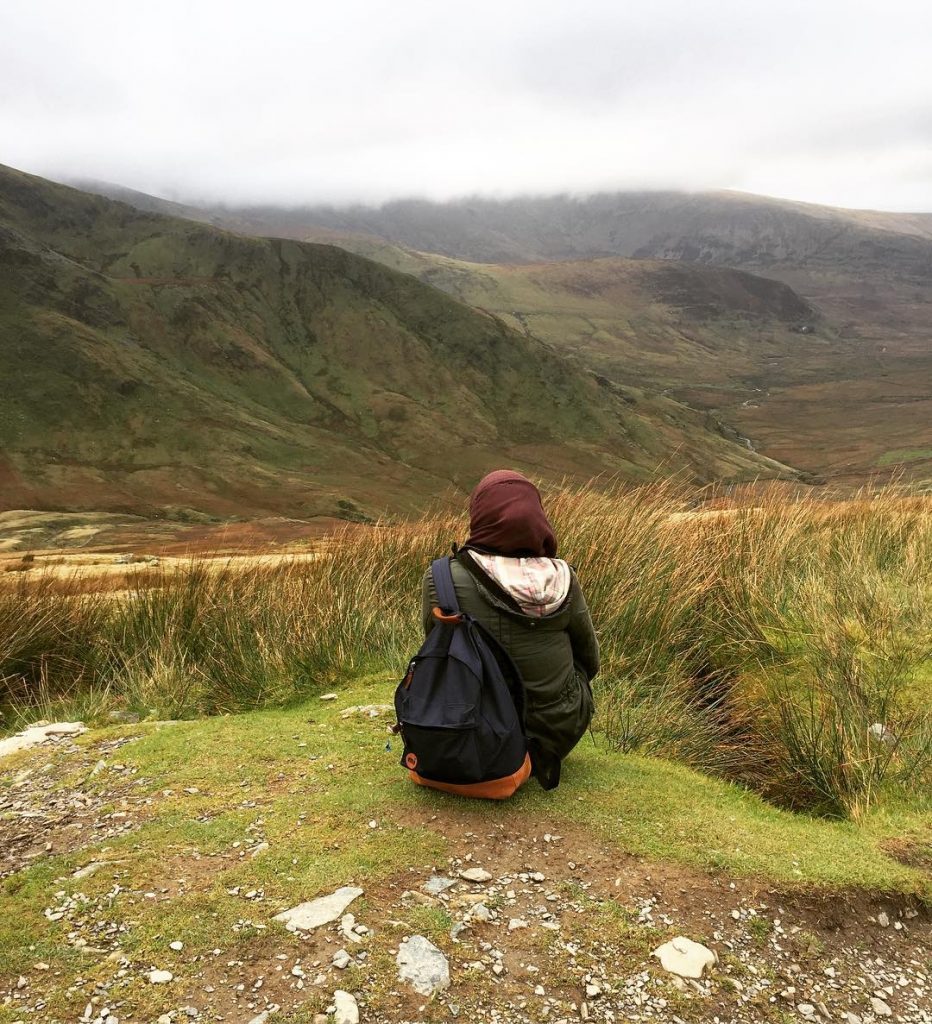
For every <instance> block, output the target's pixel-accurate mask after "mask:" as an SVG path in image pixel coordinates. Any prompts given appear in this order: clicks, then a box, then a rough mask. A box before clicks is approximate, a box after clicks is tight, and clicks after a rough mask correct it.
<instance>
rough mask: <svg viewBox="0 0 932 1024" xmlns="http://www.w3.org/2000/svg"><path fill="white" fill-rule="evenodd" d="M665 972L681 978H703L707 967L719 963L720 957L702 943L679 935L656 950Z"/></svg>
mask: <svg viewBox="0 0 932 1024" xmlns="http://www.w3.org/2000/svg"><path fill="white" fill-rule="evenodd" d="M652 956H655V957H657V958H658V959H659V960H660V964H661V966H662V967H663V969H664V970H665V971H669V972H670V973H671V974H676V975H678V976H679V977H681V978H701V977H702V975H703V973H704V972H705V969H706V968H707V967H713V966H714V965H715V964H716V963H718V956H717V955H716V954H715V953H714V952H713V951H712V950H711V949H709V948H708V947H707V946H703V945H702V943H700V942H693V940H692V939H687V938H686V937H685V936H682V935H678V936H677V937H676V938H675V939H670V941H669V942H665V943H664V944H663V945H662V946H658V947H657V949H655V950H654V952H653V954H652Z"/></svg>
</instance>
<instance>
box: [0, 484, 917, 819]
mask: <svg viewBox="0 0 932 1024" xmlns="http://www.w3.org/2000/svg"><path fill="white" fill-rule="evenodd" d="M695 497H696V495H695V494H693V493H692V492H688V491H682V490H679V489H677V488H676V487H675V486H672V485H655V486H650V487H642V488H638V489H634V490H627V491H615V492H613V493H602V492H595V491H591V490H575V491H573V490H567V491H562V492H558V493H557V494H555V495H552V496H551V498H550V500H549V502H548V504H549V507H550V510H551V512H552V514H553V517H554V519H555V521H556V524H557V528H558V533H559V535H560V536H561V538H562V543H563V551H564V553H565V554H566V555H567V557H568V558H569V559H570V560H571V561H572V562H573V563H574V564H575V565H576V566H577V567H578V570H579V575H580V578H581V579H582V581H583V583H584V588H585V591H586V594H587V597H588V600H589V603H590V605H591V607H592V610H593V613H594V617H595V620H596V623H597V626H598V629H599V632H600V637H601V643H602V650H603V671H602V674H601V675H600V677H599V679H598V680H597V686H596V688H597V697H598V701H599V705H600V711H601V713H600V716H599V718H598V720H597V728H598V729H599V730H600V732H601V734H602V735H603V736H604V738H605V741H606V742H607V743H608V744H610V745H611V746H612V747H613V748H614V749H616V750H618V751H621V752H628V753H639V754H642V755H649V756H660V757H663V758H666V759H669V760H673V761H678V762H680V763H682V764H684V765H687V766H689V767H691V768H695V769H698V770H700V771H702V772H705V773H707V774H711V775H717V776H720V777H724V778H728V779H731V780H734V781H738V782H740V783H742V784H743V785H746V786H750V787H752V788H754V789H756V790H757V791H759V792H761V793H762V794H764V795H765V796H767V797H768V798H769V799H771V800H774V801H775V802H777V803H780V804H781V805H784V806H789V807H792V808H801V809H806V810H809V811H813V812H816V813H821V814H826V815H829V816H835V817H852V818H857V817H861V816H864V815H866V814H867V813H869V811H870V810H871V808H873V807H875V806H877V805H880V804H883V803H884V801H888V800H890V801H894V802H896V801H901V800H902V799H903V798H905V799H906V800H907V802H910V801H912V802H913V803H914V804H915V805H916V806H924V803H923V801H924V797H923V794H924V793H926V794H927V793H928V792H929V791H930V790H932V714H930V710H929V708H930V701H929V693H930V690H929V687H930V680H932V661H930V653H932V640H930V637H932V600H930V598H932V589H930V584H929V577H928V571H927V567H928V565H929V564H932V501H930V500H929V499H921V498H914V499H912V498H903V497H901V496H898V495H896V494H893V493H890V492H888V493H882V494H880V495H875V496H865V497H863V498H860V499H857V500H852V501H847V502H838V503H820V502H815V501H806V500H803V501H796V502H787V501H785V500H782V499H778V498H776V497H774V498H768V497H766V496H764V497H762V498H758V499H757V500H756V502H755V504H754V505H747V504H745V505H741V504H738V505H735V504H734V503H731V504H726V505H724V506H723V507H721V508H719V509H717V510H715V511H712V512H710V513H708V514H699V513H696V512H694V511H692V510H691V508H690V503H691V502H693V501H694V500H695ZM463 529H464V527H463V524H462V523H461V522H459V521H458V520H454V519H449V518H444V517H440V516H437V517H428V518H427V519H424V520H422V521H420V522H416V523H409V524H404V525H396V526H391V527H379V528H377V542H376V541H375V540H374V539H373V535H372V533H371V532H369V531H363V532H360V531H355V532H347V533H345V534H343V535H340V536H338V537H336V538H335V539H334V541H333V544H332V546H331V549H330V553H329V554H327V555H326V556H324V557H321V558H319V559H316V560H314V561H305V562H301V563H289V562H287V561H284V562H283V563H282V564H280V565H277V566H274V565H273V566H262V567H259V568H252V569H249V570H233V569H226V570H220V571H208V570H207V569H206V568H205V567H204V565H203V564H199V563H196V562H193V563H192V564H191V565H190V567H189V568H188V569H186V570H184V571H182V572H176V573H166V574H164V576H163V577H162V578H161V579H160V580H156V581H155V582H156V585H154V586H153V585H151V584H152V582H153V581H152V580H151V579H149V580H148V583H149V585H148V586H147V587H146V588H145V589H140V590H139V591H138V592H134V593H130V594H129V596H128V597H127V599H126V600H121V601H114V600H113V599H111V598H108V597H107V596H106V595H102V594H93V593H92V594H87V593H83V594H82V593H72V592H69V591H68V585H67V584H62V583H61V582H56V581H54V580H52V579H46V578H42V577H40V578H39V579H38V580H31V579H28V578H23V574H15V575H16V576H17V577H18V578H17V580H16V581H14V582H12V583H10V584H9V585H8V586H6V587H3V588H0V695H2V697H3V699H4V700H5V706H6V713H7V718H8V720H9V723H10V726H11V727H15V726H17V725H20V724H22V723H24V722H26V721H28V720H30V719H31V718H35V717H39V716H41V717H46V718H51V717H59V716H60V715H64V714H66V713H72V714H81V715H83V716H84V717H86V718H88V719H90V720H95V719H96V720H102V719H103V718H104V715H105V713H106V711H107V710H108V709H109V708H112V707H120V708H125V709H128V710H131V711H136V712H137V713H139V714H140V715H141V716H143V717H157V718H186V717H194V716H197V715H201V714H205V713H206V714H226V713H229V712H241V711H244V710H250V709H255V708H259V707H267V706H288V705H289V704H290V703H293V702H295V701H299V700H301V699H306V698H307V697H308V696H310V695H313V694H315V693H319V692H321V690H322V689H323V688H331V687H334V686H340V685H341V680H343V679H345V678H346V677H347V676H351V675H354V674H358V673H360V672H363V671H367V670H382V669H383V668H384V667H385V666H393V667H394V669H396V670H400V668H401V667H402V666H403V665H404V663H405V661H406V659H407V656H409V655H410V653H411V652H412V651H413V650H414V649H416V647H417V645H418V640H419V638H418V622H417V618H418V616H417V610H416V605H417V594H418V589H419V580H420V577H421V574H422V572H423V570H424V567H425V566H426V565H427V564H428V562H429V560H430V559H431V557H433V556H434V555H435V554H436V553H437V552H438V551H442V550H444V549H446V548H447V546H448V543H449V541H450V540H451V539H452V538H454V537H457V536H461V535H462V533H463ZM296 753H297V751H296Z"/></svg>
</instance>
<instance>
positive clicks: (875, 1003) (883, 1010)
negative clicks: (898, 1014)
mask: <svg viewBox="0 0 932 1024" xmlns="http://www.w3.org/2000/svg"><path fill="white" fill-rule="evenodd" d="M871 1009H872V1010H873V1011H874V1013H876V1014H877V1016H878V1017H892V1016H893V1011H892V1010H891V1009H890V1007H889V1006H887V1004H886V1003H885V1002H884V1001H883V1000H882V999H878V998H877V996H871Z"/></svg>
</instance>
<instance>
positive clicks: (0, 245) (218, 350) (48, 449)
mask: <svg viewBox="0 0 932 1024" xmlns="http://www.w3.org/2000/svg"><path fill="white" fill-rule="evenodd" d="M0 262H2V264H3V266H4V273H3V277H2V284H0V409H2V413H0V445H2V452H3V457H2V461H0V486H2V497H3V503H4V505H6V506H7V507H17V506H20V507H36V508H43V507H44V508H83V509H110V510H118V511H140V510H142V511H152V510H155V509H163V508H166V507H167V508H169V509H174V510H176V512H177V513H178V514H182V515H186V514H189V512H190V510H191V509H194V510H199V511H207V512H211V513H215V514H222V515H226V514H243V513H247V512H258V511H270V512H282V511H285V512H288V513H289V514H292V515H299V516H309V515H317V514H327V513H337V514H343V515H349V516H354V515H358V514H361V513H366V514H372V513H376V512H379V511H382V510H386V509H411V508H415V507H418V506H421V505H422V504H423V503H424V502H425V501H426V500H427V499H428V498H429V497H432V496H435V495H437V494H439V493H441V492H442V491H443V490H444V488H445V487H447V486H450V485H452V486H454V487H468V486H469V485H470V484H471V482H472V481H473V480H474V479H475V478H476V476H477V475H479V474H480V473H481V472H482V471H484V470H485V469H488V468H489V467H490V466H492V465H495V464H499V463H501V462H508V463H510V464H513V465H516V466H519V467H521V468H524V469H525V470H527V471H530V472H534V473H537V474H541V475H543V476H549V477H555V476H563V475H569V476H575V477H588V476H591V475H593V474H596V473H612V474H615V473H617V474H621V475H622V476H628V477H639V476H645V475H648V474H650V473H651V472H653V471H654V469H655V468H656V467H657V466H658V465H660V464H663V465H664V466H665V468H667V469H676V468H683V469H686V470H688V471H689V473H690V474H691V475H693V476H695V477H697V478H700V479H709V478H712V477H722V476H724V477H732V476H735V475H756V474H760V473H762V472H763V473H773V472H774V471H775V470H777V469H779V467H775V466H774V465H773V464H770V463H768V462H766V461H765V460H763V459H762V458H760V457H759V456H756V455H755V454H754V453H752V452H749V451H747V450H746V449H744V448H742V446H740V445H739V444H736V443H734V442H733V441H730V440H728V439H727V438H726V437H725V436H724V435H723V433H722V431H721V430H720V429H719V427H718V424H717V423H716V422H715V421H714V419H711V418H709V417H706V416H704V415H703V414H697V413H695V412H693V411H691V410H689V409H687V408H685V407H683V406H681V405H679V404H678V403H675V402H673V401H671V400H669V399H662V398H651V397H650V396H645V395H643V394H642V393H640V392H635V391H630V390H629V391H623V390H621V389H619V388H617V387H616V386H614V385H612V383H611V382H610V381H607V380H604V379H602V380H601V381H600V380H599V379H597V378H596V377H595V376H594V375H593V374H592V373H590V372H589V371H587V370H586V369H584V368H583V367H581V366H577V365H574V364H572V363H570V362H568V361H567V359H566V358H565V357H563V356H561V355H559V354H557V353H556V352H555V351H554V350H553V349H552V348H551V347H550V346H548V345H546V344H544V343H542V342H540V341H538V340H536V339H534V338H530V337H527V336H525V335H524V334H523V333H519V332H516V331H514V330H511V329H510V328H508V327H507V326H506V325H504V324H503V323H502V322H501V321H500V320H499V319H497V318H495V317H492V316H489V315H486V314H482V313H479V312H476V311H475V310H472V309H469V308H467V307H465V306H463V305H462V304H460V303H459V302H456V301H454V300H453V299H451V298H450V297H448V296H447V295H445V294H444V293H442V292H440V291H438V290H436V289H434V288H432V287H429V286H426V285H424V284H422V283H420V282H418V281H416V280H414V279H413V278H411V277H409V276H407V275H404V274H401V273H398V272H396V271H393V270H390V269H388V268H386V267H384V266H382V265H379V264H376V263H373V262H371V261H369V260H367V259H364V258H360V257H358V256H355V255H353V254H351V253H349V252H346V251H344V250H341V249H337V248H334V247H330V246H323V245H313V244H305V243H299V242H292V241H286V240H281V239H255V238H245V237H240V236H236V235H232V234H228V233H226V232H223V231H220V230H217V229H215V228H212V227H209V226H206V225H200V224H195V223H193V222H190V221H186V220H181V219H173V218H168V217H164V216H160V215H155V214H149V213H143V212H140V211H137V210H135V209H133V208H131V207H130V206H128V205H124V204H122V203H119V202H114V201H111V200H108V199H104V198H100V197H97V196H91V195H88V194H85V193H82V192H79V191H76V190H74V189H71V188H67V187H64V186H59V185H53V184H51V183H49V182H46V181H44V180H42V179H39V178H35V177H32V176H29V175H26V174H22V173H19V172H16V171H12V170H9V169H5V170H2V171H0ZM490 382H494V386H490Z"/></svg>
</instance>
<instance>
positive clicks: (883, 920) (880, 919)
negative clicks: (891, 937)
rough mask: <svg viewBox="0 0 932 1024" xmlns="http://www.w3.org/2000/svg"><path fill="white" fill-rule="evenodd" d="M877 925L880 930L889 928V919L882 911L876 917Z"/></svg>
mask: <svg viewBox="0 0 932 1024" xmlns="http://www.w3.org/2000/svg"><path fill="white" fill-rule="evenodd" d="M877 924H879V925H880V927H881V928H889V927H890V918H889V917H888V916H887V915H886V914H885V913H884V912H883V911H882V910H881V911H880V913H879V914H878V915H877Z"/></svg>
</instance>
